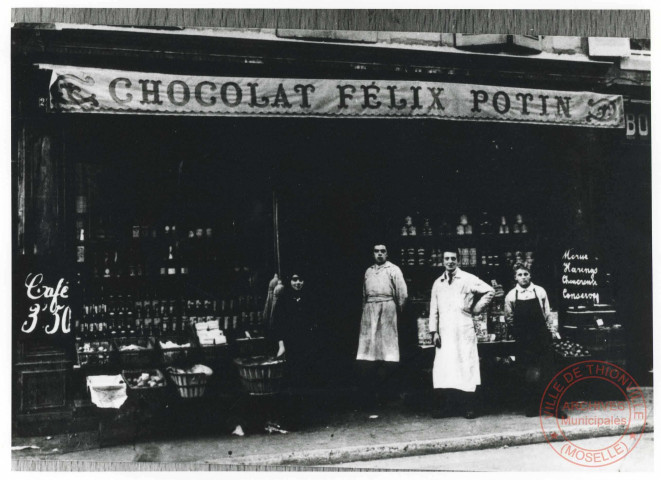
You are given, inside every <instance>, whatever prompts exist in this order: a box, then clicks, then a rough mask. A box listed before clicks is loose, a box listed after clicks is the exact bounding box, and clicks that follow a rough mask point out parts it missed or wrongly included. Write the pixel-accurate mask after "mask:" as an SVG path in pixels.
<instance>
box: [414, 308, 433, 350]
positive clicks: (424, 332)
mask: <svg viewBox="0 0 661 480" xmlns="http://www.w3.org/2000/svg"><path fill="white" fill-rule="evenodd" d="M418 346H419V347H420V348H430V347H433V346H434V345H433V343H432V336H431V332H430V331H429V318H428V317H426V316H420V317H419V318H418Z"/></svg>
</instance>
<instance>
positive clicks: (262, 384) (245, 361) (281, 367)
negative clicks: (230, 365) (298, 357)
mask: <svg viewBox="0 0 661 480" xmlns="http://www.w3.org/2000/svg"><path fill="white" fill-rule="evenodd" d="M234 364H235V365H236V366H237V368H238V369H239V377H240V378H241V384H242V385H243V388H245V389H246V391H247V392H248V393H249V394H251V395H270V394H274V393H278V392H280V391H281V390H282V387H283V384H284V379H285V360H284V359H280V358H276V357H273V356H258V357H243V358H235V359H234Z"/></svg>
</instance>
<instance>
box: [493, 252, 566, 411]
mask: <svg viewBox="0 0 661 480" xmlns="http://www.w3.org/2000/svg"><path fill="white" fill-rule="evenodd" d="M514 278H515V280H516V283H517V285H516V286H515V287H514V288H513V289H512V290H511V291H510V292H509V293H508V294H507V296H506V297H505V313H506V316H507V317H508V322H509V323H510V325H512V329H513V336H514V340H515V341H516V349H515V352H516V363H517V364H518V365H520V366H521V370H522V372H523V378H524V393H523V406H524V410H525V414H526V416H528V417H533V416H535V415H537V414H538V413H539V403H540V401H541V398H542V394H543V393H544V388H545V387H546V384H547V383H548V380H549V379H550V378H551V376H552V374H553V350H552V338H551V332H550V331H549V329H548V326H547V319H548V317H549V315H550V313H551V309H550V306H549V300H548V296H547V295H546V291H545V290H544V289H543V288H542V287H540V286H538V285H535V284H534V283H532V281H531V276H530V270H529V269H528V268H527V267H525V266H523V265H517V266H516V267H515V271H514ZM558 416H559V417H562V418H565V417H566V416H565V414H564V412H562V411H559V413H558Z"/></svg>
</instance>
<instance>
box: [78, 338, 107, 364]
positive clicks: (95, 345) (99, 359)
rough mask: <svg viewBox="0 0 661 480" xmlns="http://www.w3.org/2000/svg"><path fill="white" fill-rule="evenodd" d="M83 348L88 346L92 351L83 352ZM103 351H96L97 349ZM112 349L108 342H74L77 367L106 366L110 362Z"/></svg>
mask: <svg viewBox="0 0 661 480" xmlns="http://www.w3.org/2000/svg"><path fill="white" fill-rule="evenodd" d="M85 346H89V348H90V349H93V350H94V351H87V352H86V351H84V349H85ZM100 347H101V348H103V351H101V352H100V351H98V349H99V348H100ZM112 353H113V347H112V344H111V343H110V342H108V341H103V340H101V341H79V342H76V355H77V356H78V365H80V366H81V367H97V366H103V365H108V364H109V363H110V362H111V360H112Z"/></svg>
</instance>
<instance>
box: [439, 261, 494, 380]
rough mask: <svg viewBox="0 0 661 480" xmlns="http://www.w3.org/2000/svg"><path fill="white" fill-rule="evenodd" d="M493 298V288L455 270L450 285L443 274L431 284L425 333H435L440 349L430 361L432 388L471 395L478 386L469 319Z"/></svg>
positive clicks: (470, 321)
mask: <svg viewBox="0 0 661 480" xmlns="http://www.w3.org/2000/svg"><path fill="white" fill-rule="evenodd" d="M493 296H494V290H493V288H491V287H490V286H489V285H487V284H486V283H485V282H483V281H482V280H480V279H479V278H477V277H476V276H475V275H472V274H470V273H468V272H464V271H463V270H461V269H459V268H457V269H456V270H455V274H454V276H453V278H452V281H451V282H450V280H449V278H448V274H447V272H446V273H444V274H443V275H441V276H440V277H439V278H438V279H437V280H436V281H435V282H434V285H433V287H432V291H431V302H430V310H429V331H430V332H432V333H433V332H438V333H439V335H440V338H441V348H436V355H435V357H434V369H433V379H434V388H456V389H457V390H463V391H465V392H474V391H475V387H476V386H477V385H479V384H480V359H479V357H478V354H477V338H476V336H475V328H474V327H473V317H472V315H473V314H474V313H475V314H477V313H480V312H481V311H482V309H483V308H484V307H486V305H488V304H489V302H490V301H491V299H492V298H493ZM476 300H477V301H476Z"/></svg>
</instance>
